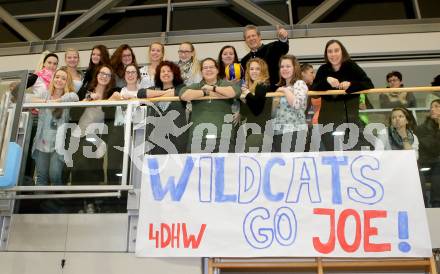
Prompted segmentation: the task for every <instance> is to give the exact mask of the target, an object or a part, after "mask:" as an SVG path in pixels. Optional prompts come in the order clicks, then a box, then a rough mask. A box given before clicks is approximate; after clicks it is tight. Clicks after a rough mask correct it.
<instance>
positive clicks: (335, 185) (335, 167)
mask: <svg viewBox="0 0 440 274" xmlns="http://www.w3.org/2000/svg"><path fill="white" fill-rule="evenodd" d="M322 164H324V165H330V166H331V168H332V202H333V204H336V205H340V204H342V197H341V176H340V174H339V167H340V166H345V165H347V164H348V158H347V156H342V157H337V156H324V157H322Z"/></svg>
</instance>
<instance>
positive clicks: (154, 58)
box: [140, 42, 165, 88]
mask: <svg viewBox="0 0 440 274" xmlns="http://www.w3.org/2000/svg"><path fill="white" fill-rule="evenodd" d="M164 55H165V47H164V45H163V44H162V43H159V42H154V43H152V44H151V45H150V48H149V50H148V60H149V61H150V64H149V65H146V66H144V67H142V68H141V69H140V73H141V83H140V87H141V88H148V87H152V86H154V75H155V73H156V68H157V66H158V65H159V63H160V62H162V61H163V58H164Z"/></svg>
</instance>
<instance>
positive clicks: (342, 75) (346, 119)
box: [312, 60, 374, 126]
mask: <svg viewBox="0 0 440 274" xmlns="http://www.w3.org/2000/svg"><path fill="white" fill-rule="evenodd" d="M327 77H333V78H336V79H338V80H339V82H343V81H348V82H350V83H351V85H350V87H349V88H348V89H347V90H346V91H345V92H346V93H347V94H346V95H329V96H321V98H322V105H321V111H320V112H319V123H320V124H328V123H334V124H335V125H336V126H337V125H340V124H342V123H355V124H358V125H359V124H360V122H359V94H351V93H353V92H356V91H361V90H365V89H371V88H374V86H373V83H372V82H371V80H370V78H368V76H367V74H366V73H365V71H364V70H363V69H362V68H361V67H359V66H358V65H357V64H356V63H355V62H353V61H351V60H348V61H346V62H344V63H343V64H342V65H341V68H340V69H339V70H338V71H334V70H333V68H332V66H331V65H330V64H324V65H322V66H321V67H320V68H319V69H318V72H317V73H316V78H315V80H314V82H313V86H312V89H313V90H316V91H326V90H332V89H334V88H332V87H331V86H330V84H329V83H328V82H327Z"/></svg>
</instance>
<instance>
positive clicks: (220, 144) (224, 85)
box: [180, 58, 241, 153]
mask: <svg viewBox="0 0 440 274" xmlns="http://www.w3.org/2000/svg"><path fill="white" fill-rule="evenodd" d="M201 67H202V77H203V79H202V81H200V82H199V83H195V84H191V85H189V86H186V87H184V88H182V89H181V91H180V99H181V100H183V101H186V102H191V103H192V105H193V106H192V114H191V118H190V122H192V125H191V127H190V131H189V141H188V151H189V152H192V153H194V152H197V151H200V150H203V151H205V152H218V151H220V152H227V151H231V147H233V145H234V142H233V140H235V136H232V134H233V130H232V124H231V123H232V110H231V105H232V103H233V101H234V100H233V99H234V98H239V96H240V93H241V92H240V87H239V86H238V85H236V84H234V83H231V82H228V81H226V80H223V79H220V78H219V69H218V64H217V62H216V61H215V60H214V59H213V58H205V59H203V61H202V62H201ZM204 97H205V98H209V99H208V100H203V98H204ZM200 99H202V100H200ZM199 125H200V126H199ZM202 142H206V146H209V147H208V148H203V145H202Z"/></svg>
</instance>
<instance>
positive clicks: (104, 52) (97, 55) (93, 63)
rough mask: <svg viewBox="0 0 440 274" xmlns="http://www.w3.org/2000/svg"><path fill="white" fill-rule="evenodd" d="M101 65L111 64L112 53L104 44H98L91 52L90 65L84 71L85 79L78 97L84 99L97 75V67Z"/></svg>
mask: <svg viewBox="0 0 440 274" xmlns="http://www.w3.org/2000/svg"><path fill="white" fill-rule="evenodd" d="M101 65H110V55H109V53H108V49H107V47H106V46H104V45H96V46H94V47H93V48H92V53H91V54H90V60H89V66H88V68H87V70H86V72H85V73H84V79H83V83H82V86H81V88H80V90H79V91H78V97H79V98H80V100H83V99H84V98H85V96H86V93H87V91H89V90H90V88H91V87H90V84H91V81H92V80H93V76H95V73H96V69H97V68H98V67H99V66H101Z"/></svg>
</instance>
